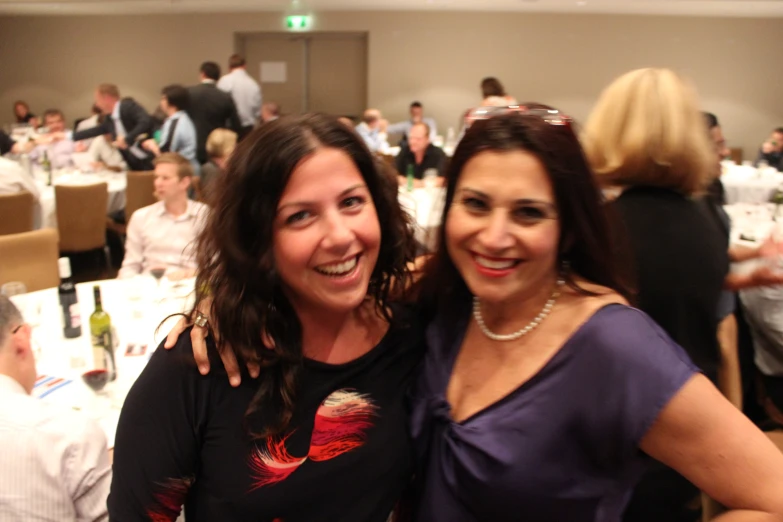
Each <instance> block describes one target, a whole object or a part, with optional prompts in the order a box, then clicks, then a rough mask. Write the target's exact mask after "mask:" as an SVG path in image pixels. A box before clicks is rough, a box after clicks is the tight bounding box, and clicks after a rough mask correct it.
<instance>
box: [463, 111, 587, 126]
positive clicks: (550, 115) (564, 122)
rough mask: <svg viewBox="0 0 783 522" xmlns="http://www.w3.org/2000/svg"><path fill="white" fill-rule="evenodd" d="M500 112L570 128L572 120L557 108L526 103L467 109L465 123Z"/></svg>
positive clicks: (484, 118) (500, 113)
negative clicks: (533, 105)
mask: <svg viewBox="0 0 783 522" xmlns="http://www.w3.org/2000/svg"><path fill="white" fill-rule="evenodd" d="M502 114H519V115H520V116H535V117H537V118H541V119H542V120H544V121H545V122H547V123H549V124H550V125H557V126H564V127H566V128H568V129H571V125H572V123H573V121H574V119H573V118H571V117H570V116H568V115H566V114H564V113H562V112H561V111H559V110H557V109H550V108H544V107H529V106H526V105H508V106H505V107H476V108H475V109H471V110H470V111H468V115H467V116H466V117H465V124H466V126H467V127H470V126H471V125H472V124H473V122H476V121H479V120H488V119H490V118H493V117H495V116H500V115H502Z"/></svg>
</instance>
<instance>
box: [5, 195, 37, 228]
mask: <svg viewBox="0 0 783 522" xmlns="http://www.w3.org/2000/svg"><path fill="white" fill-rule="evenodd" d="M34 208H35V198H34V197H33V195H32V194H31V193H29V192H27V191H26V190H25V191H22V192H17V193H16V194H2V195H0V235H4V234H19V233H21V232H30V231H31V230H32V229H33V209H34Z"/></svg>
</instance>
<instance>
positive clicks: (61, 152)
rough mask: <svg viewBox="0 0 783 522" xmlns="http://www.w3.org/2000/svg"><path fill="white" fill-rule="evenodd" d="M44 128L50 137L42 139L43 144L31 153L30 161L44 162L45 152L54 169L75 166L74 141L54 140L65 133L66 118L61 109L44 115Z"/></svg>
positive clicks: (50, 110)
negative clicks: (72, 157) (73, 156)
mask: <svg viewBox="0 0 783 522" xmlns="http://www.w3.org/2000/svg"><path fill="white" fill-rule="evenodd" d="M43 121H44V127H46V128H47V129H48V130H49V135H48V136H47V135H45V136H43V137H42V138H41V140H40V141H41V144H40V145H38V146H37V147H35V148H34V149H33V150H32V152H30V159H31V160H33V161H38V162H39V163H40V162H41V161H43V155H44V152H46V155H47V158H48V159H49V162H50V164H51V166H52V168H53V169H64V168H68V167H71V166H73V160H72V159H71V156H72V155H73V141H71V140H69V139H63V140H53V139H51V138H52V137H54V136H57V135H61V134H63V133H64V132H65V116H64V115H63V113H62V111H60V110H59V109H49V110H47V111H46V112H45V113H44V115H43Z"/></svg>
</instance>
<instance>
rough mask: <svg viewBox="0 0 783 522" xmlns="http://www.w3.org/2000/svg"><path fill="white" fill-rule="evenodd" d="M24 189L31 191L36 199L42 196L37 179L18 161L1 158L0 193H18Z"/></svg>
mask: <svg viewBox="0 0 783 522" xmlns="http://www.w3.org/2000/svg"><path fill="white" fill-rule="evenodd" d="M23 190H26V191H27V192H29V193H31V194H32V195H33V198H35V201H38V199H39V198H40V197H41V194H40V193H39V192H38V186H37V185H36V184H35V180H33V179H32V178H31V177H30V176H29V175H27V174H26V173H25V171H24V170H23V169H22V167H21V166H20V165H19V164H18V163H17V162H15V161H13V160H10V159H7V158H0V194H16V193H17V192H22V191H23Z"/></svg>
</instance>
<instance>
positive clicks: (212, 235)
mask: <svg viewBox="0 0 783 522" xmlns="http://www.w3.org/2000/svg"><path fill="white" fill-rule="evenodd" d="M389 188H390V186H389V182H388V181H387V179H386V178H385V177H382V176H381V175H380V174H379V173H378V172H377V170H376V169H375V164H374V161H373V157H372V155H371V154H370V152H369V151H368V150H367V148H366V147H365V146H364V144H363V143H362V142H361V140H360V138H359V137H358V136H357V135H356V134H355V133H354V132H352V131H351V130H350V129H348V128H346V127H345V126H344V125H342V124H341V123H339V122H338V121H337V120H335V119H332V118H327V117H324V116H303V117H297V118H282V119H280V120H275V121H273V122H270V123H268V124H266V125H264V126H263V127H261V128H260V129H258V130H256V131H254V132H253V133H252V134H251V135H250V136H248V137H247V138H246V139H245V140H244V141H242V142H241V143H240V144H239V146H238V147H237V149H236V150H235V151H234V153H233V154H232V156H231V159H230V161H229V164H228V167H227V171H226V173H225V175H224V176H223V178H222V179H221V183H219V184H217V185H216V186H215V190H214V193H213V196H214V197H213V199H212V203H213V208H212V212H211V213H210V217H209V219H208V222H207V224H206V226H205V229H204V232H203V233H202V234H201V236H200V237H199V240H198V245H197V247H198V279H197V288H199V289H202V291H201V292H199V294H198V296H197V303H198V302H200V301H202V300H203V299H205V298H206V297H207V295H206V293H205V291H204V290H205V289H210V295H209V297H210V299H211V315H212V317H213V320H212V323H213V324H212V326H213V328H215V331H219V332H220V334H221V338H220V343H219V344H218V349H220V350H222V351H223V352H224V353H225V352H227V351H231V352H232V353H233V355H234V357H235V358H236V359H239V360H243V361H251V362H253V363H255V365H256V367H255V368H256V369H257V371H258V374H257V375H256V376H255V377H251V376H250V375H248V374H247V373H245V374H244V375H243V377H244V378H243V379H242V383H241V385H240V386H239V387H238V388H237V389H233V388H232V387H231V386H230V384H229V382H228V380H227V379H226V374H225V372H223V371H215V372H213V373H212V374H210V375H208V376H202V375H200V374H199V371H198V369H197V368H196V364H195V362H194V359H193V354H192V346H191V340H190V337H189V336H182V337H181V339H180V341H179V343H178V345H177V346H176V347H174V349H173V350H171V351H166V350H158V351H157V352H156V353H155V355H153V357H152V358H151V360H150V362H149V364H148V366H147V367H146V368H145V370H144V372H143V373H142V375H141V376H140V377H139V379H138V380H137V382H136V383H135V385H134V386H133V389H132V390H131V391H130V393H129V395H128V398H127V400H126V402H125V405H124V407H123V411H122V416H121V418H120V422H119V426H118V432H117V441H116V449H115V463H114V466H115V475H114V477H115V478H114V482H113V484H112V490H111V495H110V498H109V511H110V514H111V518H112V519H113V520H114V519H116V520H138V519H141V518H144V519H147V518H152V519H153V520H174V519H176V517H177V515H178V513H179V510H180V506H181V505H183V504H184V505H185V511H186V515H187V517H188V520H196V521H199V520H204V521H207V520H209V521H213V520H238V519H242V520H261V521H272V520H284V521H286V522H296V521H308V522H309V521H313V520H324V521H326V520H330V521H333V520H348V521H367V522H385V521H386V520H387V518H388V516H389V514H390V513H391V512H392V510H393V508H394V507H395V505H396V503H397V501H398V500H399V499H400V498H401V496H402V492H403V490H404V489H405V488H406V486H407V484H408V483H409V481H410V477H411V474H412V462H411V457H412V451H411V448H410V441H409V439H408V437H407V430H406V419H407V412H406V410H405V407H404V397H405V394H406V390H407V389H408V384H409V381H410V379H411V377H412V375H413V371H414V368H415V367H416V365H417V364H418V362H419V361H420V359H421V354H422V346H421V338H422V336H421V333H420V332H419V331H417V330H416V329H415V323H414V322H413V318H410V317H409V314H408V313H407V312H406V310H405V308H403V307H401V306H399V305H398V304H395V302H394V301H393V299H392V298H391V295H390V293H391V289H392V282H393V281H395V282H398V283H399V284H400V285H401V286H404V285H405V284H406V281H407V278H408V271H407V268H406V266H407V262H408V261H409V260H410V258H409V255H408V252H411V251H412V249H411V248H408V245H411V246H412V245H413V243H412V235H411V232H410V231H409V228H408V222H407V218H406V215H405V214H404V213H403V212H402V210H401V209H400V207H399V205H398V204H397V202H396V190H394V188H393V187H392V190H389ZM202 324H203V323H202ZM261 332H265V335H264V337H263V339H264V341H263V342H262V336H261ZM210 343H211V341H210ZM212 346H213V347H214V345H212ZM212 362H213V364H216V365H217V366H219V361H218V360H214V359H213V361H212ZM253 373H254V374H256V371H255V370H254V372H253Z"/></svg>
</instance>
